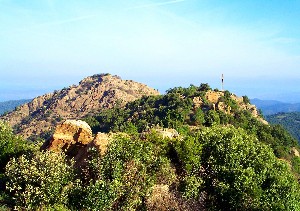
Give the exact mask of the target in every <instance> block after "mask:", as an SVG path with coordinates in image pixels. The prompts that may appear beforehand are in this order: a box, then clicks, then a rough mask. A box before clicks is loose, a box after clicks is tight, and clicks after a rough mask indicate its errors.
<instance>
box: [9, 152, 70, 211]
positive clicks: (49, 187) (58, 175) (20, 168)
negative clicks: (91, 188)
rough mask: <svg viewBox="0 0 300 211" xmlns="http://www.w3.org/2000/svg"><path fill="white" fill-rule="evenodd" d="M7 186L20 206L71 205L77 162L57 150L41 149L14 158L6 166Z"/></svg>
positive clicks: (22, 207) (29, 207) (32, 207)
mask: <svg viewBox="0 0 300 211" xmlns="http://www.w3.org/2000/svg"><path fill="white" fill-rule="evenodd" d="M6 175H7V177H8V182H7V190H8V191H10V192H11V194H12V195H13V199H14V203H15V205H16V207H17V208H18V209H26V210H27V209H34V210H37V209H41V208H42V207H45V208H51V207H54V206H62V207H64V206H67V205H68V194H69V192H70V190H71V189H72V188H73V183H72V181H74V170H73V162H72V161H71V162H69V161H67V158H66V155H65V154H63V153H57V152H51V151H46V152H37V153H36V154H35V155H34V156H33V157H31V156H26V155H22V156H20V157H19V158H13V159H12V160H11V161H9V162H8V164H7V166H6Z"/></svg>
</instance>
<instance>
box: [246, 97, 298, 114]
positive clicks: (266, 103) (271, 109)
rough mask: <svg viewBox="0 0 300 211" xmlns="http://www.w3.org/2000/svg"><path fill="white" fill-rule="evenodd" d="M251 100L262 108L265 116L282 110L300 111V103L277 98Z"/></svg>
mask: <svg viewBox="0 0 300 211" xmlns="http://www.w3.org/2000/svg"><path fill="white" fill-rule="evenodd" d="M250 101H251V103H252V104H254V105H256V106H257V107H258V108H259V109H260V110H262V112H263V115H264V116H267V115H272V114H276V113H280V112H296V111H300V103H284V102H280V101H277V100H260V99H257V98H255V99H251V100H250Z"/></svg>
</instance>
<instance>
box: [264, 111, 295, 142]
mask: <svg viewBox="0 0 300 211" xmlns="http://www.w3.org/2000/svg"><path fill="white" fill-rule="evenodd" d="M266 120H267V121H268V122H270V123H271V124H279V125H282V127H284V128H285V129H286V130H287V131H289V132H290V133H291V134H292V135H293V136H294V137H295V138H296V139H297V140H298V141H300V112H290V113H277V114H273V115H268V116H266Z"/></svg>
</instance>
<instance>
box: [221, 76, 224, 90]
mask: <svg viewBox="0 0 300 211" xmlns="http://www.w3.org/2000/svg"><path fill="white" fill-rule="evenodd" d="M221 81H222V91H224V75H223V73H222V77H221Z"/></svg>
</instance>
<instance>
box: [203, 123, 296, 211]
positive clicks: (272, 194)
mask: <svg viewBox="0 0 300 211" xmlns="http://www.w3.org/2000/svg"><path fill="white" fill-rule="evenodd" d="M199 141H200V142H201V143H203V148H202V152H203V153H202V156H201V160H202V168H204V170H205V173H203V174H202V179H203V180H204V185H203V186H202V187H203V189H202V190H201V191H204V192H206V193H207V197H208V201H207V203H208V206H209V207H212V208H214V209H221V210H224V209H225V210H299V208H300V207H299V206H300V204H299V199H300V198H299V192H298V190H299V185H298V183H297V182H296V180H295V178H294V176H293V175H292V173H291V172H290V171H289V169H288V167H287V165H286V164H285V163H282V162H281V161H279V160H278V159H277V158H276V157H275V156H274V154H273V152H272V150H271V149H270V148H269V147H267V146H266V145H264V144H262V143H260V142H258V141H257V140H256V138H255V136H251V135H248V134H247V133H246V131H244V130H242V129H236V128H234V127H219V126H214V127H211V128H205V129H204V130H203V131H201V132H200V134H199ZM199 193H200V192H199Z"/></svg>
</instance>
